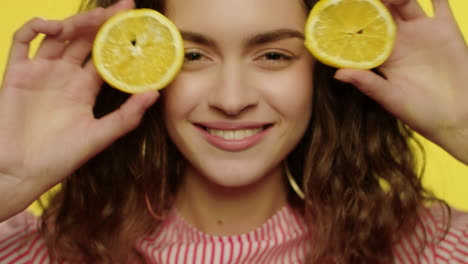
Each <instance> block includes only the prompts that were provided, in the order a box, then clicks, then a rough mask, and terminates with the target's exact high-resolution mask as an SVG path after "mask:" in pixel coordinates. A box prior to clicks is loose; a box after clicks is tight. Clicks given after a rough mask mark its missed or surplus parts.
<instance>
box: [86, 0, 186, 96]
mask: <svg viewBox="0 0 468 264" xmlns="http://www.w3.org/2000/svg"><path fill="white" fill-rule="evenodd" d="M93 60H94V64H95V65H96V68H97V70H98V72H99V73H100V75H101V76H102V77H103V79H104V80H105V81H106V82H107V83H109V85H111V86H113V87H114V88H117V89H119V90H122V91H124V92H127V93H139V92H143V91H147V90H157V89H162V88H164V87H165V86H166V85H168V84H169V83H170V82H171V81H172V80H173V79H174V77H175V76H176V75H177V73H178V72H179V70H180V68H181V67H182V64H183V61H184V48H183V41H182V37H181V35H180V33H179V31H178V30H177V28H176V26H175V25H174V24H173V23H172V22H171V21H170V20H169V19H168V18H166V17H164V16H163V15H162V14H160V13H158V12H156V11H154V10H152V9H135V10H130V11H126V12H122V13H119V14H117V15H115V16H113V17H112V18H110V19H109V20H108V21H107V22H106V23H105V24H104V25H103V26H102V27H101V29H100V30H99V32H98V34H97V36H96V39H95V41H94V46H93Z"/></svg>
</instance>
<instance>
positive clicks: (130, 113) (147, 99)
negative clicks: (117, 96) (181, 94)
mask: <svg viewBox="0 0 468 264" xmlns="http://www.w3.org/2000/svg"><path fill="white" fill-rule="evenodd" d="M158 97H159V92H157V91H148V92H144V93H140V94H134V95H132V96H131V97H130V98H128V99H127V101H126V102H125V103H124V104H122V105H121V106H120V108H119V109H117V110H115V111H114V112H112V113H110V114H108V115H106V116H104V117H102V118H101V119H99V120H96V122H95V128H94V135H93V140H92V141H93V143H94V144H93V145H94V146H95V148H96V151H97V152H100V151H102V150H103V149H105V148H106V147H108V146H109V145H111V144H112V143H113V142H114V141H116V140H117V139H118V138H120V137H122V136H123V135H125V134H126V133H128V132H130V131H132V130H134V129H135V128H137V127H138V125H139V124H140V121H141V119H142V118H143V115H144V113H145V111H146V110H147V109H148V108H149V107H150V106H151V105H153V104H154V102H156V100H157V99H158Z"/></svg>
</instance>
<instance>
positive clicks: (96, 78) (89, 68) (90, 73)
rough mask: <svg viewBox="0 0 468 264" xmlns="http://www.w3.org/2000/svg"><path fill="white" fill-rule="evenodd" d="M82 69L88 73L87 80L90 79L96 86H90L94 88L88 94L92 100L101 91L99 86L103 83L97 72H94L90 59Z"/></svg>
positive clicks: (94, 68)
mask: <svg viewBox="0 0 468 264" xmlns="http://www.w3.org/2000/svg"><path fill="white" fill-rule="evenodd" d="M83 69H84V70H85V71H86V72H87V73H88V76H89V78H90V79H92V80H93V81H94V83H95V84H96V85H92V86H90V87H95V88H94V90H91V91H90V92H91V93H92V96H93V98H96V96H97V95H98V93H99V91H100V90H101V86H102V84H103V83H104V80H103V79H102V77H101V75H100V74H99V73H98V71H97V70H96V67H95V66H94V61H93V59H92V58H90V59H89V60H88V61H87V62H86V64H85V65H84V67H83Z"/></svg>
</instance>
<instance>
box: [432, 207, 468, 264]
mask: <svg viewBox="0 0 468 264" xmlns="http://www.w3.org/2000/svg"><path fill="white" fill-rule="evenodd" d="M441 211H442V210H440V209H438V208H435V209H432V210H431V213H432V214H429V215H430V216H432V222H433V223H435V224H433V226H434V227H433V230H436V231H438V232H439V233H442V235H443V236H442V238H441V239H440V241H439V242H437V241H436V242H434V246H433V251H434V258H435V259H436V260H438V262H439V263H468V212H462V211H459V210H456V209H453V208H452V209H451V213H450V215H449V216H448V217H445V214H444V213H441ZM444 219H447V220H446V222H448V225H444V222H443V221H444Z"/></svg>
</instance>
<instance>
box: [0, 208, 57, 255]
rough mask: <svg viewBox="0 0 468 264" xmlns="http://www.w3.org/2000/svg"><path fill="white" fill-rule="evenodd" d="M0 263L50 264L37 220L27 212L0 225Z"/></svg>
mask: <svg viewBox="0 0 468 264" xmlns="http://www.w3.org/2000/svg"><path fill="white" fill-rule="evenodd" d="M0 263H2V264H9V263H15V264H21V263H50V260H49V256H48V253H47V248H46V246H45V243H44V241H43V239H42V238H41V236H40V234H39V232H38V231H37V220H36V218H35V217H34V216H33V215H32V214H30V213H29V212H23V213H20V214H18V215H17V216H14V217H13V218H11V219H9V220H7V221H5V222H3V223H0Z"/></svg>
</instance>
